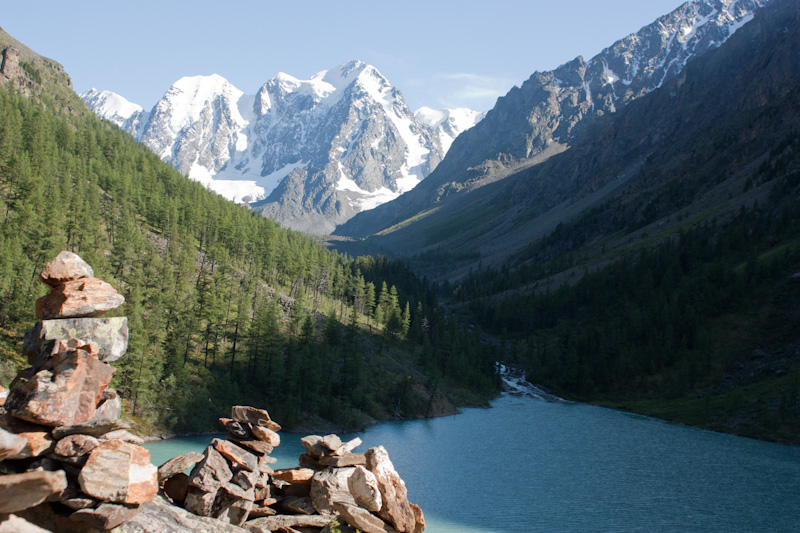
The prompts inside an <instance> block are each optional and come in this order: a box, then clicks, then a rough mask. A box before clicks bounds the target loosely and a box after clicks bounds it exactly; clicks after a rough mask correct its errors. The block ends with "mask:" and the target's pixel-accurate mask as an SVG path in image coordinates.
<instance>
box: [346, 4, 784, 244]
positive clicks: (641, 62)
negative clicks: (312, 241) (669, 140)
mask: <svg viewBox="0 0 800 533" xmlns="http://www.w3.org/2000/svg"><path fill="white" fill-rule="evenodd" d="M769 1H770V0H692V1H689V2H686V3H685V4H683V5H682V6H680V7H678V8H677V9H676V10H674V11H673V12H671V13H669V14H667V15H664V16H663V17H660V18H659V19H657V20H656V21H655V22H653V23H652V24H649V25H647V26H645V27H644V28H642V29H640V30H639V31H638V32H636V33H634V34H631V35H629V36H627V37H625V38H624V39H621V40H619V41H617V42H616V43H614V44H612V45H611V46H609V47H608V48H606V49H605V50H603V51H602V52H600V53H599V54H597V55H596V56H595V57H593V58H591V59H589V60H588V61H587V60H584V58H583V57H577V58H575V59H574V60H572V61H570V62H568V63H566V64H564V65H561V66H560V67H558V68H557V69H555V70H552V71H548V72H535V73H534V74H533V75H531V77H530V78H529V79H528V80H526V81H525V82H524V83H523V84H522V85H521V86H520V87H514V88H513V89H511V91H509V92H508V94H506V95H505V96H503V97H501V98H500V99H498V101H497V104H496V105H495V107H494V108H493V109H491V110H490V111H489V112H488V113H487V114H486V117H485V118H484V119H483V120H481V121H480V122H479V123H478V124H477V125H476V126H475V127H474V128H470V129H469V130H467V131H465V132H464V134H463V135H460V136H459V137H458V138H457V139H456V140H455V141H454V142H453V146H452V148H451V149H450V150H449V151H448V152H447V156H446V157H445V158H444V160H443V161H442V163H441V164H440V165H439V166H438V167H437V168H436V170H435V171H434V172H433V173H432V174H431V175H430V176H429V177H428V178H426V180H425V182H424V183H423V184H422V185H421V186H420V187H418V188H416V189H415V190H414V191H413V192H411V193H409V194H406V195H404V196H403V197H402V198H400V199H399V200H397V201H395V202H392V203H391V204H386V205H383V206H381V207H379V208H377V209H375V210H372V211H370V212H366V213H361V214H359V215H358V216H357V217H355V218H354V219H352V220H350V221H349V222H348V223H346V224H345V225H343V226H342V227H341V228H339V229H337V231H336V234H340V235H347V236H353V237H365V236H367V235H370V234H374V233H377V232H379V231H381V230H383V229H386V228H388V227H390V226H392V225H394V224H397V223H399V222H402V221H403V220H406V219H408V218H410V217H413V216H415V215H416V214H417V213H420V212H422V211H425V210H428V209H431V208H433V207H435V206H436V205H437V204H440V203H442V202H443V201H445V199H446V198H448V197H449V196H452V195H455V194H458V193H459V192H462V191H464V190H470V189H474V188H476V187H480V186H482V185H484V184H486V183H489V182H493V181H496V180H498V179H502V178H503V177H505V176H507V175H509V174H510V173H512V172H514V171H516V170H519V169H520V168H521V167H525V166H530V165H535V164H538V163H541V162H542V161H544V160H546V159H548V158H549V157H551V156H552V155H555V154H558V153H560V152H563V151H564V150H566V149H568V148H569V147H570V146H571V145H572V144H573V142H574V141H575V139H576V138H577V137H578V136H579V135H580V134H581V133H582V132H583V131H585V130H586V128H587V127H588V126H589V125H591V124H592V123H594V122H595V121H596V120H597V119H599V118H600V117H602V116H603V115H608V114H613V113H615V112H617V111H618V110H620V109H622V108H623V107H625V106H626V105H627V104H628V103H630V102H631V101H633V100H636V99H638V98H640V97H642V96H644V95H646V94H648V93H650V92H652V91H653V90H654V89H657V88H658V87H661V86H662V85H663V84H664V83H665V82H667V81H669V80H671V79H673V78H675V76H676V75H677V74H678V73H680V72H681V71H682V69H683V68H684V67H685V65H686V63H687V62H689V61H690V60H692V59H693V58H696V57H699V56H702V55H704V54H705V53H706V52H708V51H709V50H713V49H716V48H718V47H719V46H720V45H721V44H722V43H724V42H725V41H726V40H727V39H728V38H729V37H730V36H731V35H733V33H735V32H736V31H737V30H738V29H739V28H740V27H741V26H743V25H744V24H745V23H747V22H748V21H750V20H751V19H752V18H753V16H754V13H755V11H756V10H758V9H759V8H761V7H763V6H764V5H766V4H767V3H769Z"/></svg>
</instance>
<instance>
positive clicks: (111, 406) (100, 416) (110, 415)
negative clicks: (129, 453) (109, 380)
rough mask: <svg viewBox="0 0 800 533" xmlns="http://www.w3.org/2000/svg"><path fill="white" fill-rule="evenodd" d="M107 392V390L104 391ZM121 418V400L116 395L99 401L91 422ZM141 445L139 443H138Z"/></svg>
mask: <svg viewBox="0 0 800 533" xmlns="http://www.w3.org/2000/svg"><path fill="white" fill-rule="evenodd" d="M106 391H108V389H106ZM121 418H122V400H121V399H120V397H119V396H117V395H116V394H115V395H114V397H113V398H108V399H105V400H101V401H100V403H99V404H97V408H96V409H95V410H94V416H93V417H92V419H93V420H119V419H121ZM139 444H141V442H140V443H139Z"/></svg>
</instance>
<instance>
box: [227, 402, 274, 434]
mask: <svg viewBox="0 0 800 533" xmlns="http://www.w3.org/2000/svg"><path fill="white" fill-rule="evenodd" d="M231 418H232V419H234V420H235V421H237V422H246V423H248V424H250V425H251V426H264V427H265V428H268V429H271V430H272V431H280V430H281V426H280V425H279V424H278V423H276V422H273V421H272V419H271V418H270V417H269V413H268V412H266V411H265V410H264V409H256V408H255V407H249V406H247V405H234V406H233V407H232V408H231Z"/></svg>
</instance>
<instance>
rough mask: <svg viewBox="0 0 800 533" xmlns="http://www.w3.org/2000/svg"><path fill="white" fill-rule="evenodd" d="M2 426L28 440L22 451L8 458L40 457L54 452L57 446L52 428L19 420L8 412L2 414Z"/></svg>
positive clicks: (0, 419) (0, 425)
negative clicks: (52, 434) (51, 434)
mask: <svg viewBox="0 0 800 533" xmlns="http://www.w3.org/2000/svg"><path fill="white" fill-rule="evenodd" d="M0 428H2V429H5V430H6V431H8V432H10V433H14V434H15V435H17V436H18V437H22V438H24V439H25V441H26V442H25V446H24V447H23V448H22V449H21V450H20V451H18V452H16V453H14V454H13V455H10V456H8V459H28V458H30V457H39V456H40V455H44V454H46V453H50V452H52V451H53V449H54V448H55V446H56V443H55V441H54V440H53V438H52V437H51V436H50V431H49V429H50V428H46V427H42V426H39V425H37V424H31V423H29V422H25V421H23V420H18V419H16V418H14V417H13V416H9V415H7V414H6V415H3V416H0Z"/></svg>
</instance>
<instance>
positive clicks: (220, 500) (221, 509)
mask: <svg viewBox="0 0 800 533" xmlns="http://www.w3.org/2000/svg"><path fill="white" fill-rule="evenodd" d="M229 488H230V486H229V485H224V486H222V487H221V488H220V490H219V492H217V497H216V499H215V500H214V507H213V510H212V516H213V517H214V518H216V519H217V520H221V521H222V522H226V523H228V524H233V525H235V526H242V525H244V523H245V521H246V520H247V517H248V516H249V515H250V509H251V508H252V507H253V501H252V498H251V499H249V500H248V499H243V498H241V497H240V495H239V493H238V492H237V491H236V490H234V491H229V490H228V489H229ZM236 488H237V489H238V487H236Z"/></svg>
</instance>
